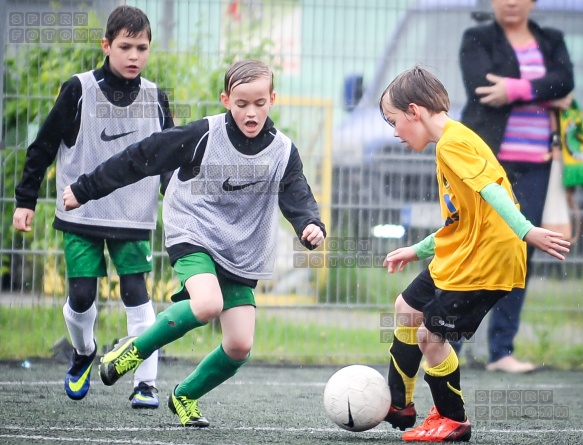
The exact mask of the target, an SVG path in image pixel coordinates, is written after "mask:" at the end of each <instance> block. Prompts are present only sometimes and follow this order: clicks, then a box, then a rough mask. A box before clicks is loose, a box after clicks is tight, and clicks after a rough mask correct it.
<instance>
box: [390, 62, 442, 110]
mask: <svg viewBox="0 0 583 445" xmlns="http://www.w3.org/2000/svg"><path fill="white" fill-rule="evenodd" d="M386 95H388V98H389V100H390V101H391V104H392V105H393V106H394V107H395V108H397V109H398V110H401V111H407V110H408V109H409V104H411V103H414V104H417V105H420V106H422V107H424V108H427V110H428V111H429V112H430V113H431V114H435V113H440V112H442V111H445V112H446V113H447V112H448V111H449V95H448V94H447V90H446V89H445V87H444V86H443V84H442V83H441V82H440V80H439V79H438V78H437V77H435V76H434V75H433V74H431V73H430V72H429V71H427V70H425V69H423V68H421V67H420V66H419V65H415V66H414V67H413V68H411V69H409V70H407V71H404V72H402V73H401V74H399V75H398V76H397V77H395V79H393V81H392V82H391V83H390V84H389V86H388V87H387V88H386V89H385V91H383V94H382V95H381V98H380V100H379V107H380V110H381V114H382V115H383V118H385V114H384V112H383V105H382V103H383V99H384V97H385V96H386Z"/></svg>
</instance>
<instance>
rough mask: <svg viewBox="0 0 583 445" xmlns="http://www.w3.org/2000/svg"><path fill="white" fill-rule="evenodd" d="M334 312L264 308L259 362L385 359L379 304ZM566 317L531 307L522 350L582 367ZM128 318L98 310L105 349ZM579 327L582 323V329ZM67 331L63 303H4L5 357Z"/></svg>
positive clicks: (178, 348)
mask: <svg viewBox="0 0 583 445" xmlns="http://www.w3.org/2000/svg"><path fill="white" fill-rule="evenodd" d="M332 310H333V309H327V308H325V309H319V310H318V311H319V312H318V313H319V314H320V316H317V317H311V318H310V319H307V318H306V315H308V314H312V315H313V312H309V310H305V311H304V312H302V311H301V310H299V309H294V308H289V309H285V310H282V311H279V312H263V310H262V309H261V308H260V309H258V312H257V323H256V336H255V345H254V348H253V351H252V356H253V360H254V361H260V362H267V363H276V364H280V363H299V364H348V363H384V362H386V361H387V356H388V353H387V350H388V347H389V344H388V342H389V341H390V339H391V331H390V329H388V328H387V329H385V328H382V327H381V326H380V321H378V316H379V313H380V311H379V310H378V309H371V310H369V311H365V310H356V309H353V308H344V309H337V311H339V312H338V313H336V315H335V316H334V317H332V316H331V315H330V311H332ZM543 315H544V316H543ZM564 318H565V314H564V313H560V312H552V311H551V312H544V313H541V312H537V311H534V312H532V311H528V310H526V311H525V314H524V317H523V319H524V322H525V323H529V324H532V326H534V328H533V330H534V335H531V336H524V335H522V336H521V335H519V337H518V338H517V350H516V353H517V355H518V356H520V357H521V358H524V359H529V360H532V361H533V362H535V363H539V364H545V365H548V366H554V367H557V368H562V369H581V363H583V344H581V340H580V337H579V338H570V337H569V336H568V331H567V334H563V335H558V334H557V332H559V330H558V327H559V326H563V328H564V326H565V325H564V323H562V320H564ZM314 320H316V321H314ZM338 320H341V321H340V322H339V321H338ZM363 320H364V321H363ZM371 320H372V321H371ZM579 321H581V320H579ZM125 323H126V321H125V312H124V311H123V310H122V309H120V308H117V307H116V308H104V309H102V310H101V311H100V313H99V317H98V320H97V323H96V338H97V340H98V344H99V347H100V352H102V348H103V347H104V345H105V346H107V345H111V344H112V343H113V341H114V340H115V339H117V338H120V337H123V336H124V335H126V334H125ZM581 326H582V325H581V324H578V329H580V328H581ZM573 329H575V328H573ZM563 330H564V329H563ZM573 332H576V331H573ZM577 332H578V331H577ZM61 337H67V338H68V334H67V330H66V327H65V322H64V320H63V315H62V308H61V307H60V306H54V307H53V306H33V307H6V306H0V339H1V340H0V359H8V360H22V359H25V358H37V357H38V358H47V357H51V355H52V352H51V347H52V345H53V344H54V343H55V342H56V341H58V340H59V339H60V338H61ZM220 338H221V333H220V327H219V325H218V324H217V323H211V324H209V325H207V326H204V327H202V328H199V329H196V330H194V331H192V332H189V333H188V334H187V335H186V336H184V337H183V338H182V339H180V340H178V341H176V342H174V343H171V344H169V345H167V346H165V347H164V348H163V350H162V353H163V354H165V355H166V356H169V357H178V358H186V359H190V360H195V361H198V360H200V359H202V357H204V356H205V355H206V354H207V353H208V352H209V351H211V350H212V349H214V348H215V347H216V346H217V345H218V344H219V342H220Z"/></svg>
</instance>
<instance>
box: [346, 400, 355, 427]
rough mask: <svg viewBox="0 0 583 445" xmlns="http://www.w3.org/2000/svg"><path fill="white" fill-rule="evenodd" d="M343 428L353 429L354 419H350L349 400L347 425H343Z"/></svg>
mask: <svg viewBox="0 0 583 445" xmlns="http://www.w3.org/2000/svg"><path fill="white" fill-rule="evenodd" d="M344 426H347V427H348V428H354V419H353V418H352V412H351V411H350V399H348V423H345V424H344Z"/></svg>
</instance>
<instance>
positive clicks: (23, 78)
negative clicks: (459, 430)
mask: <svg viewBox="0 0 583 445" xmlns="http://www.w3.org/2000/svg"><path fill="white" fill-rule="evenodd" d="M119 3H120V2H117V1H105V2H91V1H85V2H83V4H81V2H75V1H71V2H67V6H63V7H56V6H54V5H52V4H48V3H45V2H38V1H24V2H23V1H20V2H18V3H17V2H15V1H11V0H9V1H7V2H5V3H3V4H2V6H1V8H4V11H2V10H0V17H3V19H2V20H4V26H3V27H2V33H1V34H2V39H3V41H2V43H3V44H2V45H0V46H1V47H2V52H1V53H0V56H1V57H2V67H3V72H4V76H2V81H3V88H2V90H3V101H2V133H1V135H2V147H1V150H0V160H1V166H2V167H1V172H0V211H1V212H2V231H1V233H2V237H1V238H0V258H1V260H2V262H1V269H0V270H1V274H2V293H1V294H0V322H1V326H0V332H2V339H1V340H0V358H19V357H23V356H25V355H30V354H37V355H48V354H50V347H51V346H52V345H53V343H55V342H57V341H58V340H59V339H60V338H61V337H63V336H66V328H65V325H64V321H63V320H62V316H61V314H60V308H61V307H62V305H63V304H64V301H65V297H66V295H67V281H66V277H65V272H64V260H63V252H62V242H61V236H60V234H59V233H58V232H56V231H54V230H53V229H52V226H51V224H52V218H53V212H54V199H55V198H54V197H55V190H54V189H55V184H54V174H55V172H54V166H53V167H52V168H51V169H49V171H48V172H47V175H46V178H45V182H44V184H43V188H42V191H41V197H40V199H39V205H38V207H37V211H36V215H35V221H34V229H33V231H32V232H31V233H28V234H25V235H23V234H21V233H17V232H15V231H14V230H13V229H12V227H11V223H12V213H13V212H14V186H15V184H17V183H18V181H19V180H20V177H21V172H22V168H23V162H24V156H25V154H26V148H27V146H28V145H29V143H30V142H31V141H32V140H33V139H34V138H35V136H36V131H37V130H38V127H39V125H40V124H41V123H42V121H43V120H44V118H45V117H46V114H47V113H48V110H49V109H50V107H51V106H52V104H53V103H54V99H55V98H56V95H57V94H58V91H59V87H60V85H61V84H62V82H63V81H64V80H66V79H67V78H68V77H69V76H70V75H72V74H73V73H74V72H80V71H84V70H89V69H91V68H93V67H96V66H98V65H99V64H100V63H101V61H102V54H101V51H100V48H99V39H100V38H101V36H102V30H103V28H104V23H105V18H106V17H107V15H108V14H109V12H110V11H111V9H113V7H114V6H115V5H117V4H119ZM122 3H123V2H122ZM125 3H128V4H131V5H134V6H138V7H140V8H142V9H143V10H144V11H145V12H146V13H147V14H148V16H149V18H150V21H151V23H152V29H153V49H152V55H151V56H150V61H149V65H148V67H147V68H146V70H145V71H144V76H145V77H147V78H150V79H151V80H154V81H156V82H158V84H159V85H160V86H161V87H163V88H165V89H166V90H167V91H168V92H170V93H171V94H170V96H171V100H172V104H171V105H172V106H173V109H174V112H175V116H176V122H177V123H178V124H181V123H185V122H188V121H190V120H193V119H197V118H200V117H202V116H204V115H205V114H207V113H209V112H213V111H220V107H218V92H219V91H220V89H218V88H220V75H221V74H222V70H224V68H225V67H226V66H227V64H228V62H229V61H230V60H233V59H235V58H237V57H243V56H250V55H252V56H256V57H261V58H263V59H264V60H268V61H269V62H270V63H271V64H272V65H273V66H274V68H275V71H276V90H277V92H278V99H277V102H276V107H275V108H274V110H273V113H274V115H273V117H274V120H275V121H276V125H277V126H278V128H280V129H283V130H284V131H285V132H286V133H287V134H288V135H290V136H291V137H292V139H293V140H294V142H295V144H296V145H297V146H298V148H299V149H300V153H301V156H302V159H303V162H304V167H305V173H306V176H307V177H308V180H309V181H310V184H311V186H312V188H313V191H314V193H315V195H316V197H317V200H318V202H319V204H320V208H321V212H322V217H323V220H324V222H325V223H326V225H327V228H328V234H329V237H328V240H327V241H326V245H325V246H324V248H321V249H319V250H317V251H314V252H307V251H305V250H303V249H301V248H298V245H297V242H295V241H294V238H295V237H294V235H293V232H292V231H291V227H290V225H289V224H288V223H287V222H286V221H283V218H282V223H281V225H280V229H279V238H278V256H277V263H276V273H275V275H274V277H273V279H272V280H269V281H265V282H261V283H260V285H259V287H258V289H257V302H258V311H257V314H258V315H257V338H258V342H257V343H258V347H257V348H256V350H255V352H254V355H255V357H256V358H259V359H262V360H267V361H303V362H329V361H339V362H356V361H363V360H369V361H371V360H378V361H381V360H383V361H384V360H385V356H386V349H387V348H386V346H387V345H386V344H384V343H387V342H388V341H389V340H390V335H391V332H392V327H393V326H392V321H391V307H392V302H393V301H394V298H395V297H396V296H397V295H398V293H399V292H400V291H401V290H402V289H403V288H404V286H406V284H407V283H408V282H409V280H410V279H411V278H412V277H413V276H414V275H415V273H416V272H417V271H418V270H419V267H421V266H422V265H421V264H420V265H419V267H415V266H413V267H408V272H406V273H404V274H401V275H396V276H391V277H388V276H387V274H386V271H385V270H384V269H383V268H382V267H380V263H381V262H382V257H383V256H384V255H385V254H386V253H387V252H388V251H389V250H390V249H392V248H395V247H398V246H403V245H409V244H410V243H413V242H415V241H416V240H418V239H420V238H421V237H424V236H426V235H427V234H428V233H430V232H431V231H434V230H435V229H436V228H438V227H439V226H440V224H441V222H440V216H439V214H438V213H437V212H438V207H437V204H436V202H437V197H436V183H435V179H434V174H435V171H434V170H435V167H434V160H433V153H432V151H431V148H429V149H428V150H426V152H424V153H423V154H411V153H407V152H406V151H405V150H403V149H402V147H401V146H400V145H399V144H397V143H395V139H394V137H393V134H392V129H390V127H388V126H387V125H386V124H384V122H383V121H382V119H381V118H380V115H379V113H378V106H377V101H378V98H379V96H380V92H381V91H382V89H383V88H384V87H385V86H386V85H387V84H388V83H389V82H390V80H391V79H392V78H393V77H394V76H395V75H396V74H398V73H399V72H401V71H403V70H404V69H406V68H409V67H411V66H412V65H414V64H416V63H421V64H423V65H425V66H426V67H428V68H429V69H431V70H432V71H434V72H435V73H436V74H437V75H438V76H439V77H440V78H441V79H442V80H443V82H444V84H445V85H446V87H447V88H448V90H449V92H450V95H451V102H452V109H451V115H452V116H453V117H454V118H457V117H459V112H460V109H461V107H462V105H463V102H464V99H465V93H464V91H463V86H462V83H461V75H460V73H459V67H458V63H457V50H458V46H459V41H460V37H461V34H462V32H463V30H464V29H465V28H467V27H468V26H471V25H473V24H476V23H477V22H479V21H481V20H485V19H488V12H489V10H490V9H489V2H483V1H480V0H476V1H472V0H435V1H416V0H395V1H390V2H387V1H384V0H358V1H357V0H343V1H332V0H271V1H268V0H264V1H261V0H240V1H226V0H222V1H215V0H142V1H128V2H125ZM578 3H579V2H576V1H573V0H555V1H546V2H545V1H542V0H541V1H538V2H537V10H539V11H538V15H536V19H537V20H538V21H539V22H540V23H541V24H543V25H552V26H556V27H559V28H561V29H562V30H563V31H564V32H565V35H566V40H567V44H568V46H569V50H570V52H571V55H572V58H573V60H574V62H575V65H576V76H577V79H576V85H577V88H578V89H577V91H576V95H577V97H580V98H581V97H583V91H581V89H580V88H582V87H583V79H582V76H583V28H582V27H581V26H580V24H581V23H582V20H583V8H582V7H581V5H579V4H578ZM87 5H89V6H87ZM55 8H56V9H55ZM59 8H60V9H59ZM87 8H91V9H87ZM547 8H548V9H547ZM67 17H72V18H73V19H74V20H76V21H74V22H73V23H71V22H67V21H66V19H67ZM62 20H64V21H62ZM217 85H219V86H218V87H217ZM152 242H153V246H154V250H155V251H154V258H155V269H154V271H153V272H152V273H151V274H149V276H148V286H149V289H150V293H151V295H152V298H153V300H154V301H155V305H156V309H157V310H158V311H160V310H162V309H163V308H164V307H166V305H168V304H169V295H170V294H171V292H172V290H174V288H175V287H176V285H177V282H176V280H175V278H174V276H173V273H172V270H171V267H170V265H169V261H168V259H167V256H166V253H165V251H164V249H163V233H162V227H161V224H159V227H158V229H157V230H156V232H155V233H154V234H153V237H152ZM580 244H581V243H579V244H578V245H576V247H575V249H574V252H573V253H572V254H571V255H569V258H568V260H567V261H566V262H564V263H562V264H558V263H556V262H554V261H553V260H552V259H550V257H545V256H543V255H538V254H537V256H536V257H535V266H534V267H535V270H534V271H533V277H532V278H531V283H530V288H529V293H528V297H527V303H526V307H525V309H524V312H523V314H524V315H523V322H522V325H521V331H520V334H519V342H518V343H519V351H520V352H522V353H524V354H527V355H530V357H531V358H532V359H533V360H536V361H537V362H543V361H546V362H549V361H551V362H552V361H553V360H554V359H555V358H557V357H558V356H561V357H563V356H565V357H570V358H571V363H573V362H577V361H579V362H580V361H581V356H582V354H581V351H582V350H583V311H582V310H581V304H580V299H579V293H580V290H581V276H582V272H583V266H582V258H583V256H582V255H581V253H582V248H581V245H580ZM98 307H99V311H100V316H99V319H98V328H99V329H100V331H99V332H100V334H101V335H104V336H106V337H107V338H104V339H103V340H101V341H103V342H105V341H106V340H110V339H113V338H115V337H119V336H122V335H123V330H124V325H125V319H124V318H123V317H121V318H120V317H118V316H117V315H118V312H120V308H121V303H120V300H119V279H118V278H117V277H116V275H115V272H114V270H113V268H111V270H110V274H109V277H108V278H104V279H103V280H102V281H101V282H100V286H99V291H98ZM121 313H123V311H122V312H121ZM47 314H48V315H47ZM116 314H117V315H116ZM27 323H28V324H29V325H28V326H27ZM39 324H41V328H42V330H41V332H42V339H40V341H39V339H33V338H32V334H29V333H28V332H27V331H30V332H31V333H34V332H38V325H39ZM218 330H219V328H218V327H217V326H211V327H210V328H209V329H206V330H201V331H200V332H197V334H196V336H194V337H189V338H188V339H183V340H181V341H180V342H178V346H177V347H176V348H175V349H172V348H169V349H168V351H167V353H168V354H173V355H187V356H188V357H191V358H195V359H196V358H199V357H200V356H201V355H202V354H204V353H205V352H206V351H207V349H208V348H207V347H206V345H207V344H208V345H209V347H210V345H214V344H215V343H216V336H217V335H218ZM4 336H6V337H7V338H5V337H4ZM479 338H481V336H480V335H478V339H479ZM469 350H470V351H472V353H473V354H474V355H477V356H480V355H483V345H481V346H477V345H475V344H474V347H473V348H469ZM185 351H186V352H185ZM557 351H559V352H557ZM561 351H562V352H561ZM561 354H562V355H561Z"/></svg>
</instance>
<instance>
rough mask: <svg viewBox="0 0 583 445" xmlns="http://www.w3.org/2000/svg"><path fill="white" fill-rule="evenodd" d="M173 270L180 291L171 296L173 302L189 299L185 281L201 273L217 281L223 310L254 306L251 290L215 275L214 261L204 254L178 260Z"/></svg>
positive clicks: (199, 253)
mask: <svg viewBox="0 0 583 445" xmlns="http://www.w3.org/2000/svg"><path fill="white" fill-rule="evenodd" d="M174 270H175V271H176V274H177V275H178V278H179V279H180V289H179V290H178V291H177V292H176V293H175V294H174V295H172V301H174V302H177V301H180V300H188V299H189V298H190V297H189V295H188V292H187V291H186V288H185V283H186V280H188V279H189V278H190V277H193V276H194V275H198V274H201V273H212V274H213V275H215V276H216V277H217V279H218V280H219V286H220V287H221V292H222V294H223V309H230V308H232V307H236V306H245V305H248V304H249V305H251V306H255V295H253V289H252V288H251V287H249V286H245V285H243V284H239V283H236V282H234V281H233V280H230V279H228V278H225V277H223V276H221V275H220V274H217V269H216V267H215V262H214V260H213V259H212V258H211V257H210V256H209V255H207V254H206V253H203V252H196V253H191V254H190V255H186V256H183V257H182V258H179V259H178V261H176V263H175V264H174Z"/></svg>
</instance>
